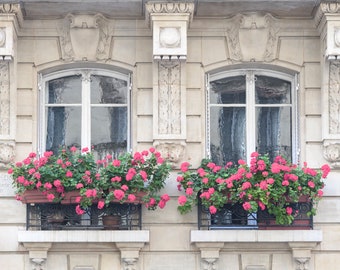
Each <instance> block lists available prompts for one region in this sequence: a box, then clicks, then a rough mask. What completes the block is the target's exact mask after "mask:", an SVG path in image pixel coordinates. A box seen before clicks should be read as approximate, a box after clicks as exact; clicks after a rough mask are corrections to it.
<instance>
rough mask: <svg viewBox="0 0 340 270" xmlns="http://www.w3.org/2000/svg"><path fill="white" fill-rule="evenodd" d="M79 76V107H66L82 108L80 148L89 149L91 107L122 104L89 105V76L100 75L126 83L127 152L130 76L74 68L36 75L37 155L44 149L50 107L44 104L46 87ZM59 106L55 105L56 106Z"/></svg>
mask: <svg viewBox="0 0 340 270" xmlns="http://www.w3.org/2000/svg"><path fill="white" fill-rule="evenodd" d="M72 75H73V76H74V75H79V76H81V77H82V78H81V81H82V91H81V93H82V98H81V105H78V104H72V103H67V106H81V107H82V113H81V115H82V119H81V121H82V122H81V148H84V147H88V148H89V149H91V108H92V107H115V106H116V107H117V106H119V107H122V104H92V105H91V100H90V98H91V96H90V86H91V81H90V76H91V75H100V76H107V77H113V78H117V79H121V80H124V81H126V82H127V91H128V92H127V102H126V107H127V121H128V123H127V150H128V149H130V148H131V89H132V83H131V74H129V73H126V74H124V73H120V72H116V71H113V70H104V69H95V68H94V69H90V68H75V69H68V70H61V71H57V72H53V73H48V74H45V75H44V74H42V73H39V74H38V80H39V85H38V90H39V98H38V104H39V111H38V113H39V117H38V119H39V121H38V123H39V124H38V153H39V154H42V153H43V152H44V151H45V149H46V136H47V130H46V121H47V115H46V107H52V106H53V105H52V106H51V104H48V103H46V102H45V101H46V96H45V95H46V91H45V90H46V87H47V84H48V82H49V81H51V80H54V79H58V78H63V77H67V76H72ZM58 105H60V104H56V106H58Z"/></svg>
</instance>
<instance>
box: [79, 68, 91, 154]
mask: <svg viewBox="0 0 340 270" xmlns="http://www.w3.org/2000/svg"><path fill="white" fill-rule="evenodd" d="M90 93H91V74H90V72H88V71H86V72H82V113H81V148H84V147H89V148H90V146H91V100H90Z"/></svg>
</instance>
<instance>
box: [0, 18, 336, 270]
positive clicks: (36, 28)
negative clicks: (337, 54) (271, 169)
mask: <svg viewBox="0 0 340 270" xmlns="http://www.w3.org/2000/svg"><path fill="white" fill-rule="evenodd" d="M240 16H241V15H237V16H235V17H233V18H228V19H203V18H201V19H200V18H194V20H193V21H192V22H191V23H190V26H189V28H188V36H187V44H188V48H187V59H186V61H185V63H184V64H183V66H182V71H183V72H184V73H183V74H184V76H185V85H184V88H185V105H184V107H185V116H182V117H184V118H185V119H184V120H185V121H184V123H185V128H186V132H185V138H184V139H183V140H182V141H181V142H184V143H185V151H183V155H181V156H180V158H179V159H178V160H177V161H178V162H181V161H184V160H189V161H190V162H192V163H193V164H195V165H198V164H199V162H200V160H201V158H203V157H204V156H205V153H206V147H207V146H206V144H205V132H206V130H205V123H206V119H205V117H206V111H205V110H206V92H205V91H206V88H205V84H206V81H205V75H206V74H207V73H209V72H213V71H214V70H222V69H235V68H245V67H249V66H251V67H261V68H269V69H280V70H289V71H291V72H296V73H297V74H298V75H299V76H298V82H299V90H298V91H299V97H300V98H299V105H298V106H299V108H298V109H299V120H300V137H299V141H300V148H301V160H305V161H307V162H308V164H309V165H310V166H312V167H320V165H322V164H323V163H326V162H327V160H326V159H325V158H324V157H323V134H322V125H323V123H322V112H323V111H322V96H323V95H322V91H321V88H322V77H323V75H324V72H326V71H324V70H323V69H322V65H323V64H322V63H321V60H320V59H321V57H322V56H321V52H320V51H321V48H320V46H321V44H320V34H319V32H318V31H317V29H316V27H315V25H314V21H312V20H278V19H276V18H275V17H273V16H272V15H270V14H266V15H260V14H257V15H253V17H249V16H245V17H244V18H243V19H244V20H245V22H246V23H245V25H243V26H242V25H241V26H240V20H239V19H240ZM88 20H89V21H90V19H88ZM100 20H101V22H102V24H104V25H105V27H106V28H105V29H106V31H107V32H106V34H107V35H108V36H109V37H110V38H109V39H108V41H107V42H108V43H107V44H104V45H105V46H104V47H103V48H104V49H103V50H102V51H100V53H98V50H97V48H94V49H93V48H92V47H91V46H90V45H89V47H88V48H87V49H86V50H85V49H84V48H83V47H82V46H81V45H82V44H84V43H81V42H79V41H78V42H77V41H74V42H73V43H72V46H73V52H70V51H69V50H67V49H66V47H67V46H69V45H70V43H69V41H67V40H66V41H65V39H66V38H67V29H68V30H70V29H69V28H67V23H68V22H67V21H65V20H51V21H34V20H33V21H23V22H22V23H21V24H20V27H19V26H17V28H15V31H16V34H17V49H16V53H15V55H14V58H13V59H14V60H13V61H14V62H15V65H14V64H11V68H15V72H14V71H13V74H12V73H11V72H12V71H11V72H9V74H12V76H11V78H10V84H11V85H12V86H13V87H14V89H12V88H13V87H12V88H11V91H14V92H15V94H16V95H15V96H14V98H12V99H11V106H12V108H13V110H14V119H12V120H13V122H14V123H15V127H13V130H14V131H13V132H14V133H13V134H14V135H13V138H10V139H11V140H10V141H11V142H12V141H13V142H14V143H15V155H14V157H13V158H14V160H21V159H23V158H24V157H25V156H26V155H27V153H28V152H30V151H35V150H36V147H37V141H38V127H39V123H38V105H39V104H38V95H39V94H38V90H39V86H38V83H39V74H40V73H41V72H43V73H46V72H48V70H55V69H60V68H67V67H69V66H87V67H91V66H93V67H97V66H99V64H100V65H101V67H114V68H117V69H124V70H127V71H129V72H131V74H132V82H133V84H132V85H133V88H132V126H133V128H132V135H131V140H132V147H133V148H134V149H135V150H140V149H145V148H148V147H150V146H152V145H153V143H154V131H153V125H154V122H153V120H154V119H153V118H154V111H155V108H156V107H155V106H157V104H155V103H154V99H153V95H154V93H153V89H154V81H153V78H154V76H155V72H157V71H155V63H154V61H153V52H152V46H153V40H152V31H151V29H150V26H149V25H148V24H147V23H146V22H145V21H144V20H107V19H106V18H102V17H100ZM0 22H1V21H0ZM252 22H255V23H256V24H257V25H256V27H255V28H253V26H252V24H251V23H252ZM249 23H250V25H249ZM65 24H66V26H65ZM65 27H66V30H65ZM103 29H104V28H103ZM235 29H238V33H235ZM74 30H75V31H76V32H77V33H78V34H79V32H82V31H83V32H82V34H80V36H81V35H84V36H85V37H86V38H89V39H91V35H92V34H93V33H86V32H85V30H86V29H81V28H79V29H78V28H77V29H74ZM65 31H66V32H65ZM76 36H77V35H76V34H75V35H74V36H72V38H76ZM100 40H104V39H103V38H101V39H100ZM105 40H106V39H105ZM84 55H85V56H84ZM14 74H15V75H14ZM170 141H171V138H170ZM161 142H162V141H161ZM175 143H177V141H176V140H175ZM1 173H2V174H1V175H2V176H3V178H6V176H5V175H6V170H5V167H3V169H2V171H1ZM176 173H177V172H176V170H175V171H174V172H173V173H172V175H171V177H170V178H169V180H168V185H167V187H166V191H167V192H168V193H169V194H170V195H171V197H172V200H171V201H170V202H169V204H168V206H167V207H166V208H165V209H164V210H157V211H154V212H147V211H143V230H146V231H149V233H150V234H149V238H148V240H145V241H144V240H141V242H142V243H143V244H141V245H140V246H138V245H137V246H134V248H133V249H132V250H133V251H132V253H129V252H131V251H130V250H129V251H127V250H128V248H127V249H125V247H122V246H120V245H119V244H117V243H119V242H120V241H121V242H123V243H126V241H128V240H127V239H128V238H129V237H126V238H124V239H120V240H117V239H116V238H113V239H111V240H110V241H109V240H107V241H106V240H105V241H103V239H102V238H100V237H99V234H98V235H97V236H96V237H98V238H95V239H94V240H88V239H87V240H86V239H82V240H81V239H80V242H79V243H76V242H70V243H67V241H69V240H67V241H66V240H65V242H63V241H60V239H57V238H53V235H52V234H51V235H48V236H46V237H47V239H45V240H46V242H45V240H44V239H40V240H37V239H34V236H32V237H33V238H28V239H27V238H25V237H27V236H25V235H22V234H20V233H21V232H22V231H24V230H25V206H24V205H22V204H21V203H19V202H16V201H15V199H14V197H13V191H12V190H11V188H10V180H8V179H7V178H6V179H5V180H4V182H3V183H4V184H3V185H2V186H0V187H3V189H0V203H1V205H2V207H1V208H0V228H1V229H0V239H1V241H0V269H23V270H24V269H25V270H26V269H32V258H33V259H39V258H42V259H44V260H43V261H35V262H34V263H33V265H34V266H36V267H38V266H39V267H42V268H41V269H49V270H57V269H58V270H60V269H65V270H66V269H67V270H81V269H82V270H92V269H95V270H99V269H101V270H106V269H130V268H128V267H129V265H133V266H134V267H137V268H138V267H139V269H141V270H142V269H143V270H158V269H165V270H172V269H173V270H175V269H188V270H196V269H223V270H229V269H230V270H241V269H242V270H244V269H248V270H249V269H253V270H255V269H258V270H260V269H261V270H262V269H268V270H269V269H275V270H280V269H282V270H283V269H285V270H286V269H307V263H310V265H309V268H308V269H319V270H321V269H336V267H337V265H339V264H340V261H339V260H340V259H339V258H340V257H339V253H340V247H339V245H338V239H339V238H340V225H339V224H340V220H339V216H338V215H337V214H336V213H337V212H338V210H339V207H340V200H339V198H338V197H339V196H340V188H339V186H338V184H337V179H338V177H339V172H338V171H337V170H336V169H335V170H333V172H332V173H331V175H330V176H329V179H328V180H327V186H326V189H325V198H324V200H323V201H322V202H321V203H320V207H319V212H318V213H319V214H318V215H317V216H316V217H315V220H314V221H315V222H314V224H315V229H316V231H317V232H316V234H312V235H309V234H308V235H307V236H306V237H305V238H303V237H302V238H298V237H297V236H296V232H295V234H289V233H285V234H286V235H285V238H280V239H279V238H278V236H279V235H280V232H275V231H273V232H268V233H267V234H265V236H262V238H261V236H259V235H257V234H255V233H254V232H253V233H252V234H250V235H248V232H246V235H248V237H249V238H244V237H242V232H235V231H232V230H231V231H223V232H220V233H223V237H225V239H224V240H221V241H218V239H217V240H216V239H215V240H209V239H205V240H204V241H202V243H201V242H200V241H197V239H196V240H195V239H193V235H192V231H194V230H197V219H196V213H195V212H193V213H190V214H188V215H185V216H181V215H180V214H179V213H178V212H177V210H176V199H177V198H176V197H177V196H178V194H179V193H178V192H177V190H176V181H175V179H176ZM320 231H321V234H320ZM84 233H85V234H83V235H86V232H84ZM18 235H21V236H20V237H21V238H20V239H21V240H20V239H18ZM235 235H236V236H235ZM234 236H235V237H234ZM42 237H43V236H42ZM86 237H87V236H84V238H86ZM138 237H139V236H138ZM202 237H203V236H202ZM48 239H49V240H48ZM51 239H52V240H51ZM66 239H69V238H66ZM96 239H97V240H96ZM211 239H213V238H211ZM259 239H260V240H259ZM275 239H277V240H275ZM20 241H22V242H20ZM35 241H37V243H38V252H35V250H34V248H33V247H34V245H33V246H32V245H31V244H32V243H36V242H35ZM96 241H97V242H96ZM320 241H321V243H320ZM23 243H25V244H23ZM46 243H50V244H46ZM292 243H293V244H292ZM299 243H303V244H301V245H302V246H301V247H296V246H295V245H297V244H299ZM27 250H30V252H28V251H27ZM296 250H298V251H296ZM301 250H302V251H301ZM311 250H312V251H311ZM39 252H40V253H39ZM299 252H300V253H299ZM301 252H302V253H301ZM122 254H123V255H122ZM136 254H137V255H136ZM299 254H300V255H299ZM301 254H302V255H301ZM136 258H137V259H136ZM202 258H203V260H202ZM297 258H307V259H308V260H307V263H306V264H305V263H304V262H301V261H299V260H297ZM134 259H136V260H135V261H133V260H134ZM129 260H132V261H129ZM130 262H131V264H129V263H130ZM77 267H78V268H77ZM120 267H121V268H120ZM213 267H215V268H213ZM297 267H300V268H297ZM137 268H131V269H137ZM37 269H40V268H37Z"/></svg>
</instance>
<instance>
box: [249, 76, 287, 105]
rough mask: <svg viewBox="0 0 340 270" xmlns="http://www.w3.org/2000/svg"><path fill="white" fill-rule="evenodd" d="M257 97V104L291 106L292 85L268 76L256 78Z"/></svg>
mask: <svg viewBox="0 0 340 270" xmlns="http://www.w3.org/2000/svg"><path fill="white" fill-rule="evenodd" d="M255 90H256V91H255V96H256V103H257V104H290V103H291V83H290V82H287V81H284V80H281V79H277V78H272V77H267V76H256V81H255Z"/></svg>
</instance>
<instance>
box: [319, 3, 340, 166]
mask: <svg viewBox="0 0 340 270" xmlns="http://www.w3.org/2000/svg"><path fill="white" fill-rule="evenodd" d="M315 23H316V26H317V27H318V30H319V33H320V42H321V70H322V72H323V73H322V85H321V100H322V139H323V155H324V157H325V159H326V160H327V161H328V162H329V163H330V164H331V165H332V167H333V168H340V118H339V114H340V98H339V89H340V3H337V2H336V1H334V2H327V3H321V4H320V6H319V9H318V11H317V13H316V15H315Z"/></svg>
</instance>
